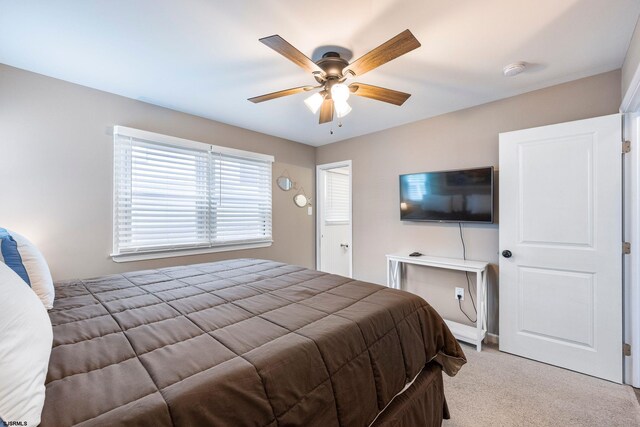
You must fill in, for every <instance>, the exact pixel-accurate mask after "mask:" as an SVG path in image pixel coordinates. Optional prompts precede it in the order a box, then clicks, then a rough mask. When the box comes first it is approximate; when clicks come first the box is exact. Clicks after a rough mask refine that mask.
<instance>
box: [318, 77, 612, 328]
mask: <svg viewBox="0 0 640 427" xmlns="http://www.w3.org/2000/svg"><path fill="white" fill-rule="evenodd" d="M425 102H428V101H425ZM619 105H620V71H619V70H618V71H612V72H609V73H605V74H601V75H598V76H594V77H589V78H585V79H581V80H577V81H573V82H570V83H565V84H562V85H558V86H553V87H550V88H546V89H542V90H537V91H534V92H529V93H526V94H523V95H519V96H515V97H512V98H507V99H503V100H500V101H496V102H492V103H489V104H484V105H481V106H478V107H474V108H469V109H466V110H462V111H457V112H454V113H449V114H445V115H442V116H439V117H435V118H431V119H427V120H423V121H420V122H416V123H411V124H408V125H404V126H400V127H397V128H394V129H389V130H386V131H382V132H377V133H374V134H370V135H365V136H361V137H358V138H353V139H350V140H346V141H341V142H337V143H334V144H330V145H326V146H323V147H320V148H319V149H318V150H317V152H316V161H317V163H318V164H323V163H330V162H335V161H341V160H352V161H353V218H354V223H353V262H354V277H356V278H358V279H362V280H367V281H371V282H375V283H380V284H383V283H385V281H386V277H385V254H389V253H398V252H401V253H407V254H408V253H410V252H412V251H420V252H423V253H425V254H429V255H433V256H443V257H454V258H461V257H462V245H461V243H460V236H459V234H458V225H457V224H430V223H410V222H401V221H400V219H399V206H398V203H399V202H398V175H399V174H403V173H411V172H422V171H429V170H446V169H458V168H472V167H478V166H495V167H496V168H497V166H498V133H500V132H506V131H511V130H517V129H524V128H530V127H535V126H541V125H547V124H552V123H560V122H566V121H571V120H578V119H584V118H588V117H595V116H601V115H606V114H612V113H615V112H617V111H618V107H619ZM498 175H499V172H498ZM497 190H498V189H497ZM498 221H499V213H498ZM464 235H465V241H466V246H467V258H468V259H475V260H484V261H488V262H490V263H492V267H491V275H490V283H489V313H490V316H489V330H490V331H491V332H494V333H497V332H498V325H497V313H498V305H497V301H498V292H497V289H498V287H497V274H498V272H497V263H498V223H496V224H493V225H465V226H464ZM406 278H407V284H408V289H409V290H411V291H413V292H415V293H417V294H420V295H421V296H423V297H425V298H426V299H427V301H429V302H430V303H431V304H432V305H433V306H434V307H435V308H436V309H437V310H438V311H439V312H440V313H441V314H442V315H443V316H444V317H446V318H450V319H452V320H458V321H461V322H463V321H466V319H465V318H464V317H463V315H462V314H461V313H460V312H459V310H458V307H457V302H456V299H455V298H454V290H453V288H454V287H455V286H464V287H466V285H465V283H466V281H465V277H464V274H458V273H455V272H448V271H443V270H435V269H426V268H424V267H415V268H409V269H408V270H407V273H406ZM464 308H465V310H466V311H467V313H470V314H471V315H472V317H473V312H472V307H471V303H470V300H469V298H468V296H467V298H466V299H465V304H464ZM467 323H468V322H467Z"/></svg>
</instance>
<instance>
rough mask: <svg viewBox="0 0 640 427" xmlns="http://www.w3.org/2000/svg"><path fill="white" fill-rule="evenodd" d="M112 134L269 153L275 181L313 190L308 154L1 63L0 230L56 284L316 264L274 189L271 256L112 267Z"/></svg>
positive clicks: (295, 215)
mask: <svg viewBox="0 0 640 427" xmlns="http://www.w3.org/2000/svg"><path fill="white" fill-rule="evenodd" d="M211 102H216V101H215V94H212V95H211ZM113 125H123V126H129V127H133V128H138V129H143V130H148V131H152V132H159V133H163V134H166V135H172V136H177V137H181V138H187V139H192V140H196V141H202V142H206V143H211V144H216V145H222V146H227V147H234V148H239V149H243V150H250V151H256V152H260V153H266V154H272V155H274V156H275V164H274V166H273V174H274V177H277V176H278V175H279V174H280V173H281V172H282V171H283V170H285V169H286V170H288V172H289V174H290V175H291V176H292V178H294V180H295V181H298V182H299V183H300V184H301V185H302V186H304V188H305V190H306V192H307V194H313V193H314V191H315V190H314V182H313V181H314V165H315V150H314V148H313V147H310V146H306V145H302V144H299V143H296V142H292V141H287V140H284V139H280V138H275V137H271V136H267V135H264V134H260V133H256V132H252V131H248V130H245V129H241V128H237V127H233V126H228V125H225V124H222V123H218V122H214V121H211V120H206V119H203V118H199V117H195V116H191V115H188V114H183V113H178V112H176V111H172V110H168V109H165V108H160V107H156V106H153V105H150V104H146V103H144V102H139V101H135V100H132V99H128V98H124V97H121V96H117V95H112V94H109V93H105V92H101V91H98V90H94V89H89V88H87V87H83V86H79V85H75V84H71V83H67V82H64V81H61V80H56V79H53V78H49V77H45V76H41V75H38V74H34V73H30V72H27V71H22V70H18V69H16V68H12V67H8V66H6V65H2V64H0V159H2V165H1V166H0V200H2V202H1V205H0V227H6V228H10V229H13V230H15V231H16V232H19V233H22V234H24V235H25V236H27V237H28V238H30V239H31V240H32V241H33V242H34V243H35V244H36V245H37V246H38V247H39V248H40V249H41V250H42V252H43V253H44V255H45V257H46V258H47V261H48V262H49V265H50V267H51V271H52V274H53V276H54V279H56V280H61V279H69V278H82V277H91V276H97V275H102V274H108V273H116V272H121V271H130V270H139V269H146V268H155V267H159V266H168V265H177V264H190V263H197V262H207V261H214V260H219V259H225V258H236V257H257V258H268V259H274V260H279V261H284V262H287V263H291V264H298V265H303V266H307V267H313V266H314V265H315V248H314V240H313V239H314V217H313V216H308V215H307V210H306V209H300V208H297V207H296V206H295V205H294V204H293V202H292V197H293V194H292V192H283V191H281V190H279V189H277V188H275V187H274V189H273V235H274V243H273V245H272V246H271V247H269V248H263V249H256V250H245V251H234V252H223V253H217V254H207V255H198V256H187V257H179V258H172V259H163V260H152V261H142V262H130V263H120V264H118V263H114V262H113V261H111V258H110V257H109V253H110V251H111V244H112V237H111V236H112V226H111V215H112V214H111V212H112V162H113V159H112V156H113V154H112V149H113V143H112V137H111V136H110V129H111V127H112V126H113Z"/></svg>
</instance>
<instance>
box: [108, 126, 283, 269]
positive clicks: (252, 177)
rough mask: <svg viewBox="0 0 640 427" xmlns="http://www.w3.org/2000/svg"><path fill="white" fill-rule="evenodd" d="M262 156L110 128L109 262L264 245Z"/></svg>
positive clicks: (267, 211) (267, 234) (268, 160)
mask: <svg viewBox="0 0 640 427" xmlns="http://www.w3.org/2000/svg"><path fill="white" fill-rule="evenodd" d="M272 162H273V157H271V156H267V155H264V154H258V153H251V152H247V151H240V150H234V149H230V148H224V147H216V146H212V145H207V144H203V143H199V142H194V141H187V140H182V139H179V138H173V137H169V136H165V135H159V134H155V133H151V132H145V131H140V130H137V129H130V128H125V127H122V126H116V127H115V128H114V217H113V254H112V256H113V257H114V259H115V260H127V259H144V258H157V257H163V256H171V255H175V251H183V252H184V251H187V252H186V253H199V252H211V251H219V250H232V249H244V248H249V247H261V246H268V245H270V244H271V241H272V240H271V165H272Z"/></svg>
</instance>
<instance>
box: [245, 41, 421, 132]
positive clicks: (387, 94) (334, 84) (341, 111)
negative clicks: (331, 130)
mask: <svg viewBox="0 0 640 427" xmlns="http://www.w3.org/2000/svg"><path fill="white" fill-rule="evenodd" d="M260 42H262V43H264V44H265V45H267V46H269V47H270V48H271V49H273V50H275V51H276V52H278V53H279V54H280V55H282V56H284V57H285V58H287V59H289V60H290V61H292V62H293V63H295V64H296V65H298V66H300V67H302V68H303V69H305V70H306V71H309V72H311V74H312V75H313V77H314V78H315V79H316V81H317V82H318V83H319V85H318V86H299V87H294V88H291V89H285V90H281V91H278V92H273V93H268V94H266V95H261V96H256V97H253V98H249V101H251V102H253V103H258V102H264V101H269V100H271V99H276V98H280V97H283V96H288V95H294V94H296V93H300V92H309V91H313V90H316V89H320V90H319V91H318V92H316V93H314V94H313V95H311V96H310V97H308V98H307V99H305V101H304V102H305V104H306V105H307V107H309V109H310V110H311V112H313V113H314V114H315V113H316V112H317V111H318V110H320V124H322V123H328V122H331V121H332V120H333V116H334V113H335V115H336V116H337V117H338V118H342V117H344V116H346V115H347V114H349V113H350V112H351V107H350V106H349V104H348V103H347V99H348V98H349V94H351V93H353V94H354V95H357V96H363V97H365V98H371V99H375V100H378V101H382V102H388V103H390V104H394V105H402V104H404V102H405V101H406V100H407V99H408V98H409V97H410V96H411V94H408V93H404V92H399V91H397V90H392V89H386V88H383V87H378V86H372V85H367V84H364V83H351V84H350V85H348V86H347V85H346V84H344V82H345V80H347V79H348V78H351V77H356V76H361V75H363V74H364V73H366V72H368V71H371V70H373V69H374V68H377V67H379V66H381V65H383V64H385V63H387V62H389V61H392V60H394V59H396V58H397V57H399V56H402V55H404V54H405V53H407V52H411V51H412V50H414V49H416V48H418V47H420V42H419V41H418V40H417V39H416V38H415V37H414V35H413V34H411V31H409V30H405V31H403V32H401V33H400V34H398V35H397V36H395V37H393V38H392V39H390V40H388V41H386V42H385V43H383V44H381V45H380V46H378V47H376V48H375V49H373V50H372V51H370V52H369V53H366V54H365V55H363V56H361V57H360V58H358V59H357V60H355V61H353V62H352V63H349V62H348V61H347V60H346V59H344V58H341V57H340V55H339V54H338V53H336V52H327V53H325V54H324V55H322V58H321V59H319V60H318V61H316V62H313V61H312V60H311V59H309V58H308V57H307V56H305V55H304V54H303V53H302V52H300V51H299V50H298V49H296V48H295V47H293V46H292V45H291V44H290V43H289V42H287V41H286V40H285V39H283V38H282V37H280V36H279V35H277V34H276V35H273V36H270V37H265V38H262V39H260Z"/></svg>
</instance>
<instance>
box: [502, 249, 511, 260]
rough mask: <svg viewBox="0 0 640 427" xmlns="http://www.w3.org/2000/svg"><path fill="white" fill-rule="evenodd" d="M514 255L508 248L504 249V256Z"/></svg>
mask: <svg viewBox="0 0 640 427" xmlns="http://www.w3.org/2000/svg"><path fill="white" fill-rule="evenodd" d="M512 255H513V254H512V253H511V251H510V250H508V249H505V250H504V251H502V256H503V257H505V258H511V256H512Z"/></svg>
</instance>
